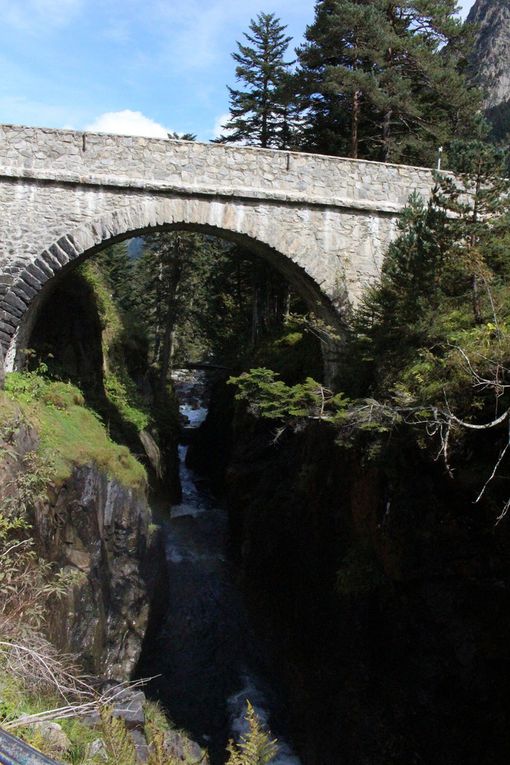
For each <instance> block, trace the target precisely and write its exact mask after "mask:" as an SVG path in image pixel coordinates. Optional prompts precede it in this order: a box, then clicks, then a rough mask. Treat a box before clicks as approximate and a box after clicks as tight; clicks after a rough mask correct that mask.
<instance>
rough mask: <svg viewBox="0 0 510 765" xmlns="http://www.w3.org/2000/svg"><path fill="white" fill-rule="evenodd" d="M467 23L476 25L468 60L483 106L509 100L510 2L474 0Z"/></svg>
mask: <svg viewBox="0 0 510 765" xmlns="http://www.w3.org/2000/svg"><path fill="white" fill-rule="evenodd" d="M467 21H468V23H470V24H474V25H476V26H477V29H476V32H475V46H474V52H473V55H472V58H471V71H472V76H473V80H474V82H475V83H476V84H477V85H479V86H480V87H481V88H482V90H483V91H484V106H485V108H486V109H493V108H494V107H497V106H499V105H500V104H503V103H505V102H507V101H509V100H510V0H476V2H475V3H474V5H473V7H472V8H471V10H470V12H469V15H468V17H467Z"/></svg>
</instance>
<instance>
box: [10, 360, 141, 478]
mask: <svg viewBox="0 0 510 765" xmlns="http://www.w3.org/2000/svg"><path fill="white" fill-rule="evenodd" d="M13 403H15V404H17V405H18V406H19V408H20V410H21V412H22V413H23V415H24V416H25V418H26V419H27V420H28V421H29V422H30V423H31V424H32V425H33V426H34V427H35V429H36V430H37V432H38V433H39V437H40V445H39V449H40V451H41V453H42V454H44V455H48V456H50V457H51V459H52V461H53V464H54V466H55V470H56V477H57V480H65V479H66V478H68V477H69V475H70V474H71V472H72V469H73V467H74V466H77V465H87V464H91V463H93V464H95V465H97V467H98V468H99V469H100V470H104V471H105V472H106V473H108V475H111V476H112V477H113V478H116V479H117V480H118V481H119V482H120V483H121V484H123V485H124V486H128V487H131V488H140V487H142V486H144V485H145V481H146V473H145V469H144V468H143V467H142V465H141V464H140V463H139V462H138V461H137V460H136V459H135V458H134V457H133V456H132V455H131V453H130V451H129V449H128V448H127V447H125V446H119V445H118V444H115V443H114V442H113V441H112V440H111V438H110V437H109V435H108V433H107V430H106V427H105V425H104V423H103V422H102V421H101V420H100V418H99V417H98V415H97V414H96V413H95V412H93V411H92V410H91V409H88V408H87V407H86V406H85V405H84V399H83V396H82V394H81V392H80V390H79V389H78V388H76V387H75V386H74V385H71V384H70V383H64V382H52V381H49V380H47V379H45V378H44V377H42V376H41V375H38V374H37V373H35V372H13V373H11V374H9V375H7V377H6V381H5V393H3V394H1V395H0V412H2V411H3V410H5V411H8V409H9V407H10V406H11V405H12V404H13Z"/></svg>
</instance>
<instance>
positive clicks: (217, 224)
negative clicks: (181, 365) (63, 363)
mask: <svg viewBox="0 0 510 765" xmlns="http://www.w3.org/2000/svg"><path fill="white" fill-rule="evenodd" d="M275 210H276V208H275ZM62 228H63V230H64V231H66V233H64V234H62V235H61V236H60V237H58V238H57V239H56V240H54V241H53V242H51V243H49V244H48V245H47V246H46V247H45V248H44V249H43V250H42V251H41V252H40V253H39V254H38V255H37V256H36V257H34V258H33V259H32V260H31V261H30V262H29V263H28V264H27V263H26V262H24V263H20V264H19V268H18V269H17V268H16V263H14V264H13V270H14V272H15V279H14V283H13V284H12V286H11V287H10V288H9V290H8V292H7V293H6V294H5V296H4V297H3V299H2V300H1V302H0V317H1V324H0V342H1V343H2V345H3V346H4V348H5V349H6V363H5V366H6V369H7V370H9V369H13V368H14V367H15V366H16V364H17V356H18V353H19V350H20V349H22V348H23V347H26V346H25V345H24V343H26V342H27V340H28V338H29V336H30V331H31V328H32V326H33V323H34V321H35V319H36V317H37V311H38V307H39V306H40V305H41V303H42V301H43V300H44V299H45V296H46V295H47V294H48V292H49V291H50V290H51V287H52V285H53V284H55V283H57V281H58V279H59V277H61V276H62V275H63V274H65V272H66V271H67V270H68V269H69V268H70V267H72V266H73V264H76V263H78V262H81V261H83V260H85V259H87V258H89V257H92V256H93V255H94V254H96V253H97V252H99V251H100V250H101V249H103V248H104V247H105V246H108V245H111V244H114V243H116V242H119V241H122V240H124V239H127V238H130V237H133V236H138V235H142V234H144V233H148V232H154V231H157V230H164V229H169V228H177V229H178V228H180V229H189V230H194V231H197V232H202V233H206V234H211V235H214V236H218V237H220V238H224V239H227V240H230V241H233V242H237V243H239V244H243V245H244V246H246V247H247V248H248V249H251V250H252V251H253V252H254V253H255V254H257V255H259V256H261V257H262V258H264V259H266V260H267V261H268V262H270V263H271V264H272V265H273V266H275V267H276V268H277V269H278V270H280V271H281V272H282V273H283V274H284V276H285V277H286V278H287V279H288V281H289V282H291V283H292V284H293V285H294V287H295V289H296V290H297V291H298V292H299V293H300V294H301V295H302V297H303V298H304V299H305V300H306V301H307V302H308V304H309V305H310V306H311V307H313V308H314V309H315V310H316V312H317V313H319V314H320V315H321V316H322V317H323V318H325V319H326V320H327V321H328V322H329V323H331V324H333V325H335V326H337V327H340V326H341V324H342V320H341V313H340V311H339V305H340V304H344V303H345V302H346V296H345V293H344V290H343V289H342V287H341V284H342V276H343V275H342V274H339V275H338V279H336V280H335V286H334V289H332V288H331V284H329V285H328V286H327V287H326V288H325V282H326V281H327V280H326V279H323V278H321V275H322V272H321V268H320V267H317V266H319V264H318V262H317V258H303V257H300V256H302V252H301V248H302V247H303V246H304V247H306V241H303V236H302V233H301V234H300V235H296V231H295V229H294V228H293V227H288V226H287V227H285V226H282V225H279V224H278V222H277V221H276V222H275V221H273V220H271V219H269V220H268V217H267V212H263V211H261V210H260V206H258V205H257V204H247V203H242V202H239V201H235V202H234V201H231V200H225V199H224V198H221V199H220V198H217V199H215V198H212V199H211V198H210V197H209V198H206V197H202V198H201V197H183V196H179V197H174V198H168V197H147V198H145V199H142V201H141V202H139V203H138V204H137V205H129V206H125V207H120V208H119V209H117V210H115V211H114V212H111V213H105V214H103V215H99V216H98V217H97V218H95V217H92V218H91V219H90V220H89V221H87V222H85V223H81V224H80V225H78V226H72V225H70V224H69V222H66V221H65V220H64V221H63V222H62ZM339 285H340V287H339Z"/></svg>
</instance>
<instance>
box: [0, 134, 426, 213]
mask: <svg viewBox="0 0 510 765" xmlns="http://www.w3.org/2000/svg"><path fill="white" fill-rule="evenodd" d="M0 176H3V177H4V178H9V177H11V178H19V179H27V180H28V179H32V180H40V181H45V180H46V181H50V182H55V183H73V184H81V185H101V186H105V187H112V186H113V187H117V188H132V189H140V190H144V191H155V192H157V191H161V192H181V193H190V194H201V195H207V196H211V195H212V196H221V197H231V198H238V199H244V198H248V199H269V200H270V199H273V200H274V201H275V202H290V203H292V202H294V203H300V204H301V203H306V204H307V205H319V206H327V207H333V208H334V207H347V208H352V209H360V210H372V211H374V212H378V213H385V212H386V213H389V214H398V212H400V211H401V209H402V207H403V206H404V205H405V204H406V202H407V199H408V198H409V195H410V194H411V193H412V192H413V191H417V192H419V193H420V194H422V195H423V196H425V197H426V196H428V194H429V193H430V188H431V186H432V176H431V171H430V170H428V169H426V168H417V167H408V166H404V165H391V164H383V163H379V162H366V161H362V160H351V159H342V158H338V157H327V156H322V155H317V154H304V153H298V152H287V151H276V150H272V149H258V148H251V147H239V146H230V145H222V144H206V143H196V142H190V141H176V140H172V139H169V140H165V139H158V138H136V137H131V136H114V135H103V134H98V133H82V132H78V131H70V130H52V129H45V128H28V127H21V126H14V125H2V126H0Z"/></svg>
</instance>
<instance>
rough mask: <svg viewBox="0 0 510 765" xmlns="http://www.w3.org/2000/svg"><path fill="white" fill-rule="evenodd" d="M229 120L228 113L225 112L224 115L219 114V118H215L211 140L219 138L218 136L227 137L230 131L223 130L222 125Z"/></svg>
mask: <svg viewBox="0 0 510 765" xmlns="http://www.w3.org/2000/svg"><path fill="white" fill-rule="evenodd" d="M229 119H230V112H225V114H220V116H219V117H218V118H217V120H216V122H215V123H214V129H213V138H219V137H220V135H228V134H229V133H230V132H232V131H230V130H224V128H223V125H225V124H226V123H227V122H228V121H229Z"/></svg>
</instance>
